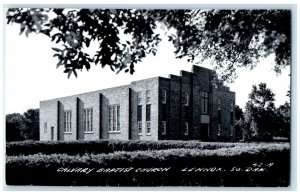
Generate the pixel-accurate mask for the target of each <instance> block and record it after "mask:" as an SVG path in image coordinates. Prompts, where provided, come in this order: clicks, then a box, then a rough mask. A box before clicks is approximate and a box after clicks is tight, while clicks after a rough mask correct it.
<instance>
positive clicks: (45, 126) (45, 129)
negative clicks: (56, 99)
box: [44, 122, 47, 132]
mask: <svg viewBox="0 0 300 195" xmlns="http://www.w3.org/2000/svg"><path fill="white" fill-rule="evenodd" d="M44 132H47V122H44Z"/></svg>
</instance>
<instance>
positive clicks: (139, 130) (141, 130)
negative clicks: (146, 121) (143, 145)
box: [138, 121, 143, 135]
mask: <svg viewBox="0 0 300 195" xmlns="http://www.w3.org/2000/svg"><path fill="white" fill-rule="evenodd" d="M142 125H143V124H142V121H138V134H139V135H141V134H142V132H143V126H142Z"/></svg>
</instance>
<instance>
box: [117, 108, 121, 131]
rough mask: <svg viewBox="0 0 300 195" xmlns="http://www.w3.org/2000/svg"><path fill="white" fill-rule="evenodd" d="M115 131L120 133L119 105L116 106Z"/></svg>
mask: <svg viewBox="0 0 300 195" xmlns="http://www.w3.org/2000/svg"><path fill="white" fill-rule="evenodd" d="M117 131H120V105H117Z"/></svg>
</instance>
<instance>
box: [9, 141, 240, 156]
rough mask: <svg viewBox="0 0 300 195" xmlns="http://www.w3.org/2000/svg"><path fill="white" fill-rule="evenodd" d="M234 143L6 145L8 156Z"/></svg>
mask: <svg viewBox="0 0 300 195" xmlns="http://www.w3.org/2000/svg"><path fill="white" fill-rule="evenodd" d="M235 145H236V144H234V143H216V142H199V141H116V140H97V141H23V142H9V143H7V144H6V155H8V156H14V155H29V154H37V153H42V154H55V153H60V154H69V155H76V154H80V155H82V154H85V153H94V154H101V153H113V152H115V151H136V150H141V151H145V150H164V149H172V148H191V149H192V148H198V149H217V148H223V147H225V148H227V147H234V146H235Z"/></svg>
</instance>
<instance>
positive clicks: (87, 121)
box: [83, 108, 93, 133]
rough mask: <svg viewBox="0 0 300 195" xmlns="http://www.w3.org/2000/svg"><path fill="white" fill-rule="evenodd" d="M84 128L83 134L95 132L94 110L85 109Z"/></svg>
mask: <svg viewBox="0 0 300 195" xmlns="http://www.w3.org/2000/svg"><path fill="white" fill-rule="evenodd" d="M83 113H84V128H83V132H85V133H89V132H93V108H86V109H84V112H83Z"/></svg>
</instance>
